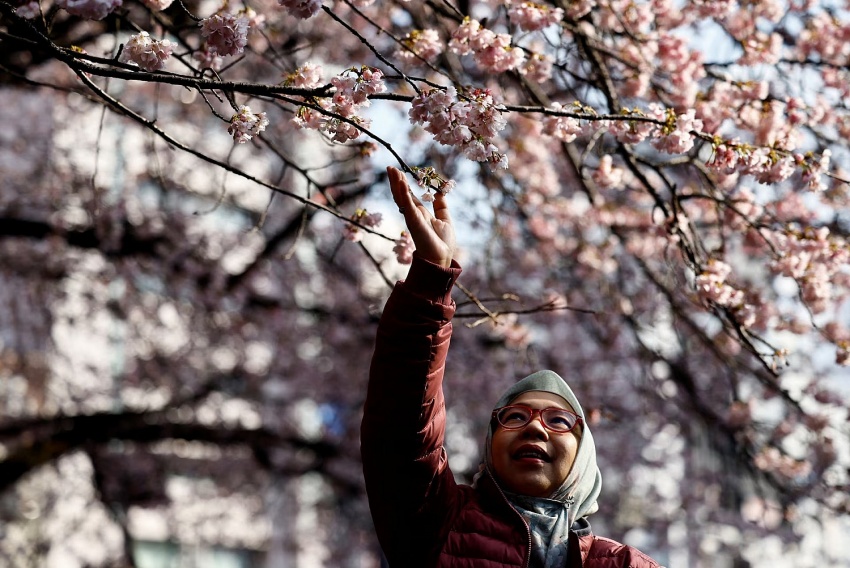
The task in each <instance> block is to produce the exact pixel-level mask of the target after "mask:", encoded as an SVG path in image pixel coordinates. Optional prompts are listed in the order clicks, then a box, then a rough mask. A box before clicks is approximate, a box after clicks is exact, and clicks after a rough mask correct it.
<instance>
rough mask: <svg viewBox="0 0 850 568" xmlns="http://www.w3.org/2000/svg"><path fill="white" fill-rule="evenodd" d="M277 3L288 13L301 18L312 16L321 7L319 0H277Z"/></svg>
mask: <svg viewBox="0 0 850 568" xmlns="http://www.w3.org/2000/svg"><path fill="white" fill-rule="evenodd" d="M278 3H279V4H280V5H281V6H282V7H283V8H286V10H287V11H288V12H289V13H290V14H292V15H293V16H295V17H296V18H300V19H302V20H306V19H308V18H312V17H313V16H315V15H316V14H318V13H319V11H321V9H322V1H321V0H278Z"/></svg>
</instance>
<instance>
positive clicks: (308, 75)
mask: <svg viewBox="0 0 850 568" xmlns="http://www.w3.org/2000/svg"><path fill="white" fill-rule="evenodd" d="M323 75H324V69H323V68H322V66H321V65H314V64H313V63H310V62H307V63H305V64H304V65H302V66H301V67H299V68H298V69H296V70H295V71H293V72H292V73H289V74H284V76H283V84H284V85H287V86H292V87H297V88H299V89H316V88H318V87H320V86H322V81H323V80H324V79H323Z"/></svg>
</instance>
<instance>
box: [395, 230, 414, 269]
mask: <svg viewBox="0 0 850 568" xmlns="http://www.w3.org/2000/svg"><path fill="white" fill-rule="evenodd" d="M415 250H416V247H415V246H414V245H413V238H412V237H411V236H410V233H408V232H407V231H402V232H401V236H400V237H399V238H397V239H396V240H395V246H393V252H394V253H395V256H396V260H398V262H399V264H410V263H411V262H413V252H414V251H415Z"/></svg>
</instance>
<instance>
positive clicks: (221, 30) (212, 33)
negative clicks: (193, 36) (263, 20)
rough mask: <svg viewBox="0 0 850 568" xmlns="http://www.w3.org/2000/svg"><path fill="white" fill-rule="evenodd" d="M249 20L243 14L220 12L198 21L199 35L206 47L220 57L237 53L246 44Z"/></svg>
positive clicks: (241, 50)
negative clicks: (204, 41)
mask: <svg viewBox="0 0 850 568" xmlns="http://www.w3.org/2000/svg"><path fill="white" fill-rule="evenodd" d="M249 24H250V22H249V20H248V18H246V17H245V16H239V15H236V14H231V13H229V12H222V13H219V14H213V15H212V16H210V17H209V18H204V19H203V20H201V22H200V24H199V25H200V27H201V35H202V36H203V37H204V38H206V40H207V49H208V50H209V51H215V52H216V53H217V54H218V55H221V56H222V57H224V56H227V55H239V54H240V53H242V52H243V51H244V50H245V46H246V45H248V30H249Z"/></svg>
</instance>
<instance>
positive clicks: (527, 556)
mask: <svg viewBox="0 0 850 568" xmlns="http://www.w3.org/2000/svg"><path fill="white" fill-rule="evenodd" d="M486 469H487V475H488V476H490V480H491V481H492V482H493V485H495V486H496V489H498V490H499V495H501V496H502V499H504V501H505V503H507V505H508V507H510V508H511V511H513V512H514V513H516V515H517V517H519V520H520V521H522V526H524V527H525V534H526V536H527V537H528V548H527V549H526V552H525V562H524V563H523V568H528V565H529V564H530V563H531V528H529V526H528V523H527V522H526V521H525V517H523V516H522V514H520V512H519V511H517V510H516V509H515V508H514V506H513V504H512V503H511V502H510V501H509V500H508V496H507V495H505V492H504V491H502V488H501V487H500V486H499V484H498V483H496V478H495V477H493V474H492V473H490V468H489V467H488V468H486Z"/></svg>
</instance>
